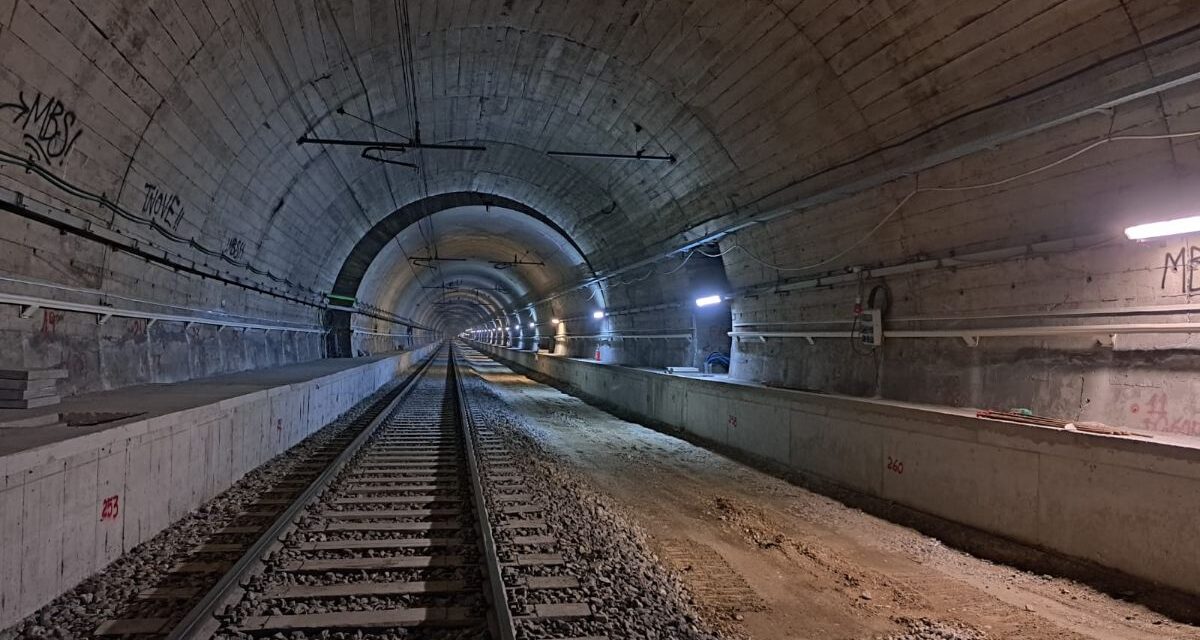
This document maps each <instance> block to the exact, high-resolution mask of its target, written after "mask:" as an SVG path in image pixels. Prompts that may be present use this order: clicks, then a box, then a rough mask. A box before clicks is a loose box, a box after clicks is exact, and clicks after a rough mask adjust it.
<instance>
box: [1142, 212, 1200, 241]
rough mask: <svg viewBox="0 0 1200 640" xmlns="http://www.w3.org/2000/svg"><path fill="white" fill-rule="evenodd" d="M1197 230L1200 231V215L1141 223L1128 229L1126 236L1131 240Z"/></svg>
mask: <svg viewBox="0 0 1200 640" xmlns="http://www.w3.org/2000/svg"><path fill="white" fill-rule="evenodd" d="M1195 231H1200V216H1192V217H1190V218H1179V219H1177V220H1163V221H1162V222H1151V223H1148V224H1139V225H1136V226H1133V227H1129V228H1128V229H1126V230H1125V237H1126V238H1129V239H1130V240H1145V239H1147V238H1161V237H1162V236H1174V235H1179V234H1181V233H1192V232H1195Z"/></svg>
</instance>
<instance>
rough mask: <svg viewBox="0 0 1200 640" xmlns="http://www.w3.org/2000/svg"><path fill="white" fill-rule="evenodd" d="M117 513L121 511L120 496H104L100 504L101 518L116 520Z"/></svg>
mask: <svg viewBox="0 0 1200 640" xmlns="http://www.w3.org/2000/svg"><path fill="white" fill-rule="evenodd" d="M119 513H121V496H112V497H110V498H105V499H104V502H103V503H102V504H101V505H100V519H101V520H116V519H117V515H118V514H119Z"/></svg>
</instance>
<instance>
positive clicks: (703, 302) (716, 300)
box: [696, 296, 722, 307]
mask: <svg viewBox="0 0 1200 640" xmlns="http://www.w3.org/2000/svg"><path fill="white" fill-rule="evenodd" d="M721 300H722V298H721V296H704V297H703V298H696V306H697V307H707V306H709V305H714V304H721Z"/></svg>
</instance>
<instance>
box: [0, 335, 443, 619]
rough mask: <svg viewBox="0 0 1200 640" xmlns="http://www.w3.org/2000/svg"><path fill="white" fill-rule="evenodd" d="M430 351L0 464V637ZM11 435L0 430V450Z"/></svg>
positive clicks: (243, 387) (266, 389) (240, 383)
mask: <svg viewBox="0 0 1200 640" xmlns="http://www.w3.org/2000/svg"><path fill="white" fill-rule="evenodd" d="M432 348H434V347H425V348H422V349H418V350H415V351H411V352H407V353H404V354H400V355H395V356H390V357H384V358H378V359H372V360H368V361H366V362H364V363H361V364H356V365H354V366H347V367H345V368H342V369H336V368H330V369H326V370H325V371H326V373H325V374H324V375H318V376H315V377H311V378H309V379H305V380H303V381H300V382H295V381H292V382H290V383H274V384H275V385H276V386H271V384H263V383H261V382H260V383H258V384H250V383H248V382H247V379H246V378H240V379H238V380H237V381H235V383H230V384H229V385H228V386H229V389H231V391H230V392H228V393H225V394H224V396H223V397H221V398H219V399H210V400H208V401H205V402H199V403H193V404H192V405H191V406H189V407H187V408H184V409H179V410H175V411H172V412H168V413H159V414H157V415H156V414H154V413H153V412H151V413H148V414H147V415H146V417H145V418H140V419H136V420H127V421H121V422H119V423H114V424H116V425H117V426H113V427H112V428H109V429H102V430H99V431H95V430H91V431H87V432H86V433H85V434H84V435H79V436H76V437H71V438H68V439H63V440H60V441H56V442H52V443H49V444H45V445H42V446H36V447H33V448H29V449H25V450H21V451H17V452H14V453H10V454H8V455H3V456H0V516H2V517H0V629H3V628H5V627H8V626H10V625H12V624H13V623H15V622H17V621H18V620H20V619H21V618H22V617H24V616H26V615H28V614H29V613H31V612H33V611H35V610H37V609H38V608H39V607H40V606H42V605H43V604H45V603H47V602H49V601H50V600H52V599H53V598H55V597H56V596H58V595H59V594H60V593H62V592H63V591H66V590H68V589H70V588H71V587H73V586H75V585H76V584H78V583H79V582H80V581H82V580H83V579H84V578H86V577H88V576H89V575H91V574H93V573H95V572H96V571H98V570H100V569H102V568H104V567H105V566H106V565H108V564H109V563H110V562H112V561H113V560H116V559H117V558H118V557H119V556H120V555H121V554H122V553H124V552H125V551H128V550H129V549H131V548H133V547H134V546H136V545H138V544H140V543H142V542H145V541H146V540H149V539H150V538H152V537H153V536H154V535H156V534H157V533H158V532H160V531H162V530H163V529H164V528H165V527H167V526H168V525H170V524H171V523H172V522H174V521H176V520H178V519H179V518H181V517H183V516H184V515H186V514H187V513H188V512H189V511H191V510H193V509H195V508H197V507H198V506H200V505H201V504H202V503H204V502H205V501H206V500H208V499H210V498H212V497H214V496H216V495H217V494H219V493H221V492H222V491H224V490H225V489H227V488H229V487H230V486H231V485H232V484H233V483H234V482H236V481H237V480H238V479H239V478H241V477H242V476H243V475H245V474H246V473H248V472H249V471H252V470H253V469H255V468H257V467H258V466H260V465H262V464H263V463H264V462H266V461H267V460H270V459H271V458H272V457H274V456H276V455H278V454H280V453H282V452H284V451H286V450H287V449H288V448H290V447H292V446H293V445H295V444H296V443H298V442H300V441H301V440H303V439H304V438H306V437H308V436H309V435H311V434H312V433H313V432H315V431H316V430H318V429H320V428H321V427H322V426H324V425H326V424H328V423H329V422H331V421H332V420H333V419H335V418H336V417H337V416H339V415H340V414H342V413H344V412H345V411H346V410H348V409H349V408H351V407H352V406H353V405H354V404H356V403H358V402H359V401H360V400H362V399H363V398H365V397H367V396H368V395H370V394H371V393H374V392H375V391H376V390H377V389H379V388H380V387H381V386H383V385H384V384H386V383H387V382H388V381H390V380H393V379H395V378H396V377H397V376H399V375H402V374H403V373H405V372H407V371H408V370H409V369H411V368H412V367H413V366H415V365H416V364H418V363H419V362H421V361H422V360H424V359H425V357H426V356H427V355H428V353H429V351H430V350H431V349H432ZM298 366H307V365H298ZM330 370H332V371H334V372H333V373H329V371H330ZM271 374H272V371H271V370H268V371H265V372H262V373H261V374H255V375H259V376H270V375H271ZM242 375H248V374H242ZM259 379H260V380H261V379H262V378H261V377H260V378H259ZM266 379H268V380H269V379H271V378H269V377H268V378H266ZM202 383H203V381H196V382H189V383H184V384H185V385H199V384H202ZM194 391H195V390H193V392H194ZM178 395H180V396H189V395H190V394H189V393H187V388H183V389H181V391H180V393H179V394H178ZM209 396H210V398H213V397H214V396H213V394H211V393H210V394H209ZM73 401H74V399H73ZM51 415H54V416H57V414H51ZM37 428H38V429H42V428H43V427H37ZM12 433H13V432H12V431H7V430H6V431H4V432H0V443H3V442H4V438H9V439H10V441H11V434H12Z"/></svg>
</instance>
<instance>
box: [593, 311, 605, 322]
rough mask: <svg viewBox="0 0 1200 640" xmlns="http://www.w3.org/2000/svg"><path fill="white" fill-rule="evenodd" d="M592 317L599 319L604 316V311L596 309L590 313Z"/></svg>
mask: <svg viewBox="0 0 1200 640" xmlns="http://www.w3.org/2000/svg"><path fill="white" fill-rule="evenodd" d="M592 317H593V318H595V319H597V320H599V319H601V318H603V317H604V312H603V311H596V312H595V313H593V314H592Z"/></svg>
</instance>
